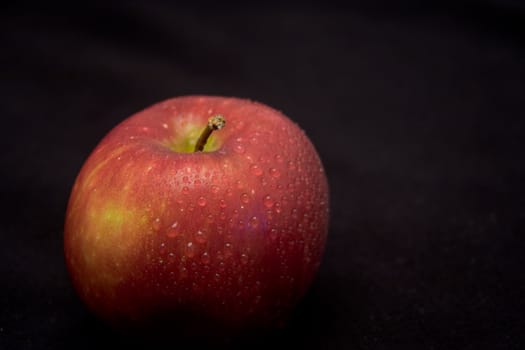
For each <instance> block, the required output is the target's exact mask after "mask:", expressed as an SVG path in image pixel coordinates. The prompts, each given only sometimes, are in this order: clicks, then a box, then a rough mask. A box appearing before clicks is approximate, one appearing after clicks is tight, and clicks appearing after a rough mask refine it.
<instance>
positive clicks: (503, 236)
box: [0, 1, 525, 349]
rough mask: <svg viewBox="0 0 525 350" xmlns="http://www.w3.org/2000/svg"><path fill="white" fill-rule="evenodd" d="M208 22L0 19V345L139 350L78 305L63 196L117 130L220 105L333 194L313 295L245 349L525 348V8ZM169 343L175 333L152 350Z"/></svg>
mask: <svg viewBox="0 0 525 350" xmlns="http://www.w3.org/2000/svg"><path fill="white" fill-rule="evenodd" d="M204 5H205V4H196V3H193V4H191V5H184V6H176V5H175V4H173V3H169V2H148V1H132V2H126V3H121V4H119V3H111V2H90V3H87V4H80V5H79V4H60V5H58V4H55V5H53V6H51V5H49V4H48V5H46V6H47V7H44V6H43V5H31V4H26V5H25V6H23V5H18V6H16V7H13V6H12V7H10V8H7V9H4V11H2V14H1V15H0V16H1V17H0V31H1V37H2V42H1V48H2V50H1V54H0V60H1V61H0V62H1V68H0V69H1V80H0V93H1V103H0V115H1V121H2V137H1V138H0V154H1V163H0V164H1V165H0V174H1V179H0V180H1V181H0V189H1V197H0V201H1V211H0V212H1V217H2V218H1V220H0V230H1V231H0V232H1V236H0V239H1V243H0V348H1V349H60V348H80V349H84V348H85V349H93V348H100V347H101V346H103V345H111V346H119V345H126V346H128V347H134V346H136V347H140V346H141V345H139V344H137V343H134V342H129V341H128V340H126V339H125V338H123V337H121V336H119V335H116V334H114V333H113V332H112V331H110V330H109V329H107V328H105V327H104V326H102V325H101V324H100V323H99V322H98V321H97V320H96V319H95V318H94V317H92V316H91V315H90V314H89V313H88V312H87V311H86V309H85V308H84V306H83V305H82V304H81V302H80V301H79V300H78V299H77V297H76V295H75V294H74V291H73V289H72V287H71V285H70V282H69V279H68V276H67V273H66V270H65V266H64V260H63V253H62V225H63V218H64V211H65V207H66V202H67V199H68V195H69V191H70V189H71V186H72V184H73V181H74V179H75V176H76V174H77V172H78V171H79V169H80V166H81V164H82V162H83V161H84V160H85V158H86V157H87V155H88V154H89V153H90V151H91V150H92V149H93V148H94V146H95V145H96V144H97V142H98V141H99V140H100V138H101V137H102V136H103V135H104V134H105V133H106V132H107V131H109V129H110V128H112V127H113V126H114V125H115V124H117V123H118V122H119V121H121V120H122V119H123V118H125V117H127V116H129V115H130V114H132V113H134V112H136V111H138V110H140V109H142V108H144V107H146V106H148V105H150V104H152V103H154V102H157V101H160V100H163V99H165V98H168V97H173V96H178V95H188V94H213V95H230V96H240V97H248V98H251V99H255V100H259V101H261V102H264V103H267V104H269V105H271V106H273V107H276V108H278V109H280V110H282V111H284V112H285V113H286V114H287V115H289V116H290V117H291V118H292V119H293V120H295V121H296V122H297V123H299V124H300V125H301V126H302V128H304V129H305V131H306V132H307V134H308V135H309V136H310V138H311V139H312V141H313V142H314V144H315V145H316V147H317V149H318V151H319V153H320V155H321V158H322V160H323V162H324V164H325V167H326V171H327V174H328V177H329V181H330V185H331V208H332V219H331V229H330V235H329V240H328V243H327V249H326V254H325V258H324V260H323V264H322V266H321V269H320V272H319V275H318V278H317V279H316V281H315V284H314V285H313V286H312V289H311V290H310V292H309V294H308V295H307V296H306V298H305V299H304V301H303V302H302V303H301V304H300V305H299V307H298V308H297V310H296V313H295V315H294V317H293V319H292V322H291V323H290V325H289V326H288V327H287V328H286V329H284V330H282V331H280V332H277V333H276V334H272V335H271V336H267V337H265V338H264V339H254V340H253V342H254V343H256V344H257V345H258V346H260V347H261V348H265V347H269V346H271V347H283V348H285V347H294V348H295V347H298V348H300V347H303V348H324V349H453V348H458V349H459V348H460V349H480V348H487V349H523V347H524V346H525V342H522V339H520V338H521V336H522V333H523V326H524V324H525V322H524V311H525V307H524V304H525V272H524V266H525V265H524V263H525V257H524V248H525V241H524V238H523V233H524V222H525V199H524V198H525V197H524V195H525V187H524V186H523V185H524V183H523V182H524V180H525V177H524V175H525V174H524V170H525V165H524V162H523V160H524V157H523V150H524V147H523V146H524V143H525V141H524V137H523V133H524V132H525V120H524V116H523V113H524V111H525V108H524V107H525V52H524V48H525V41H524V40H525V35H524V34H525V30H524V29H523V27H522V26H521V23H522V22H524V21H525V8H524V7H523V5H520V4H519V2H517V1H516V2H513V1H492V2H489V1H478V2H474V1H471V2H467V1H463V2H454V5H452V2H450V3H447V2H440V3H439V4H437V2H427V3H426V5H425V6H421V5H416V3H415V2H402V3H401V2H392V1H389V2H388V1H373V2H365V1H361V2H359V1H354V2H349V3H347V4H346V5H345V6H336V5H333V4H324V5H315V4H310V3H309V4H304V3H296V4H289V5H278V6H275V7H272V8H269V5H268V4H264V3H259V4H255V5H250V6H248V5H245V4H237V5H235V4H228V5H225V4H224V3H216V4H214V5H212V6H211V7H204ZM172 345H173V348H175V347H177V333H176V331H174V335H173V343H172V344H171V343H167V344H162V346H159V348H161V347H162V348H170V347H171V346H172ZM190 345H194V346H196V347H198V345H199V339H195V340H194V342H193V343H191V344H190ZM232 346H233V345H232Z"/></svg>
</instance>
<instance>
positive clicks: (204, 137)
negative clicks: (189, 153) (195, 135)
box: [194, 114, 226, 152]
mask: <svg viewBox="0 0 525 350" xmlns="http://www.w3.org/2000/svg"><path fill="white" fill-rule="evenodd" d="M224 125H226V119H224V117H223V116H222V115H220V114H217V115H214V116H213V117H211V118H210V119H208V125H207V126H206V128H205V129H204V130H203V131H202V133H201V136H200V137H199V139H198V140H197V143H196V144H195V150H194V152H202V150H203V149H204V145H206V141H208V137H210V135H211V133H212V132H213V131H214V130H219V129H222V128H223V127H224Z"/></svg>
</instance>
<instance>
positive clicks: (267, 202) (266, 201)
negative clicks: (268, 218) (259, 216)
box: [263, 195, 273, 208]
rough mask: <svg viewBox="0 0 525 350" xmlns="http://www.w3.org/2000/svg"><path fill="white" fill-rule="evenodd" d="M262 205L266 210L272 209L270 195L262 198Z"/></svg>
mask: <svg viewBox="0 0 525 350" xmlns="http://www.w3.org/2000/svg"><path fill="white" fill-rule="evenodd" d="M263 204H264V206H265V207H266V208H271V207H273V199H272V197H270V195H266V196H265V197H264V198H263Z"/></svg>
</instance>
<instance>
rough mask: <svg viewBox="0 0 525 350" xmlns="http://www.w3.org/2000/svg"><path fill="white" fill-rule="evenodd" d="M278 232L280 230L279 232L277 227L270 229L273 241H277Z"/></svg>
mask: <svg viewBox="0 0 525 350" xmlns="http://www.w3.org/2000/svg"><path fill="white" fill-rule="evenodd" d="M277 233H278V232H277V229H276V228H272V229H271V230H270V239H271V240H272V241H275V240H276V239H277Z"/></svg>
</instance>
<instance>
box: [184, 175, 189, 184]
mask: <svg viewBox="0 0 525 350" xmlns="http://www.w3.org/2000/svg"><path fill="white" fill-rule="evenodd" d="M182 182H184V183H185V184H188V183H190V178H189V177H187V176H183V177H182Z"/></svg>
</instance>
